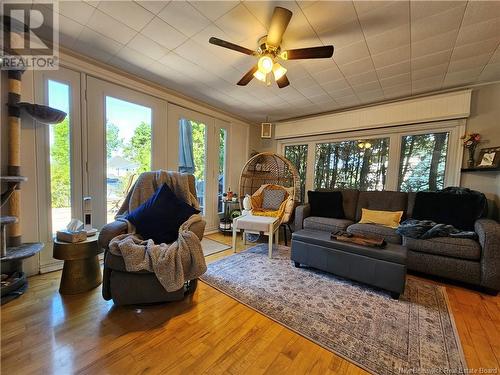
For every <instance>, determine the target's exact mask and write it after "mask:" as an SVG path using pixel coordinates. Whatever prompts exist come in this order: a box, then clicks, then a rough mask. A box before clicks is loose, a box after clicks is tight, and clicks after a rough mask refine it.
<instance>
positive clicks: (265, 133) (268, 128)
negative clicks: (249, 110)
mask: <svg viewBox="0 0 500 375" xmlns="http://www.w3.org/2000/svg"><path fill="white" fill-rule="evenodd" d="M260 125H261V128H260V137H261V138H268V139H269V138H272V124H271V123H270V122H263V123H261V124H260Z"/></svg>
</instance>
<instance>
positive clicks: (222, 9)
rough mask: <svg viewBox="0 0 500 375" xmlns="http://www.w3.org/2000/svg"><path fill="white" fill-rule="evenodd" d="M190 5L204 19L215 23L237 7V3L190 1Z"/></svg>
mask: <svg viewBox="0 0 500 375" xmlns="http://www.w3.org/2000/svg"><path fill="white" fill-rule="evenodd" d="M190 3H191V5H192V6H194V7H195V8H196V9H198V11H199V12H200V13H201V14H203V15H204V16H205V17H207V18H208V19H210V20H211V21H215V20H217V18H219V17H220V16H222V15H224V14H225V13H227V12H229V11H230V10H231V9H233V8H234V7H235V6H236V5H238V4H239V1H230V0H227V1H190Z"/></svg>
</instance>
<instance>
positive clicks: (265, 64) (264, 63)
mask: <svg viewBox="0 0 500 375" xmlns="http://www.w3.org/2000/svg"><path fill="white" fill-rule="evenodd" d="M257 66H258V67H259V71H260V72H262V73H264V74H267V73H271V71H272V70H273V59H271V58H270V57H269V56H262V57H261V58H260V59H259V62H258V64H257Z"/></svg>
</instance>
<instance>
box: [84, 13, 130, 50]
mask: <svg viewBox="0 0 500 375" xmlns="http://www.w3.org/2000/svg"><path fill="white" fill-rule="evenodd" d="M87 27H89V28H91V29H92V30H94V31H97V32H98V33H100V34H102V35H104V36H106V37H108V38H111V39H113V40H115V41H117V42H118V43H121V44H127V43H128V42H129V41H130V40H131V39H132V38H133V37H134V36H135V35H136V34H137V32H136V31H135V30H134V29H131V28H130V27H128V26H126V25H124V24H123V23H121V22H119V21H117V20H115V19H114V18H112V17H110V16H108V15H107V14H105V13H104V12H101V11H100V10H99V9H96V10H95V12H94V14H93V15H92V17H90V20H89V22H87Z"/></svg>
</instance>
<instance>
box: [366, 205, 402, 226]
mask: <svg viewBox="0 0 500 375" xmlns="http://www.w3.org/2000/svg"><path fill="white" fill-rule="evenodd" d="M402 216H403V211H377V210H368V209H366V208H362V209H361V220H360V221H359V223H360V224H379V225H383V226H385V227H389V228H397V227H398V226H399V222H400V221H401V217H402Z"/></svg>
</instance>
